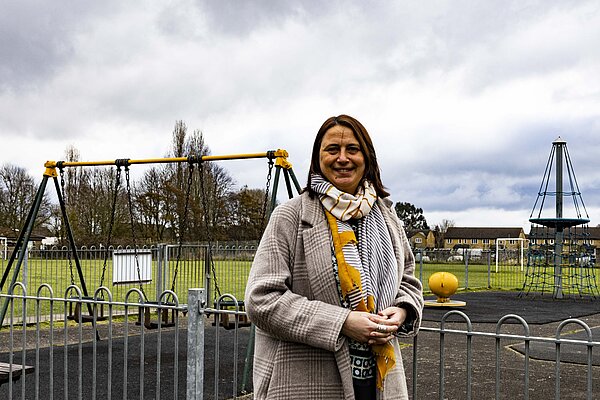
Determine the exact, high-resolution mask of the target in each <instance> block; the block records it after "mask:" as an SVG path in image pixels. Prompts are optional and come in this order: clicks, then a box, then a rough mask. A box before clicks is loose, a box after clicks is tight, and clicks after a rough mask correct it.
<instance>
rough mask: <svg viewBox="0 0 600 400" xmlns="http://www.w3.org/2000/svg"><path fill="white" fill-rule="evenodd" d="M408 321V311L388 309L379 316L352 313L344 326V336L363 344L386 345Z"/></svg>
mask: <svg viewBox="0 0 600 400" xmlns="http://www.w3.org/2000/svg"><path fill="white" fill-rule="evenodd" d="M405 319H406V310H404V309H403V308H399V307H388V308H386V309H385V310H382V311H381V312H379V314H377V315H376V314H370V313H367V312H362V311H351V312H350V314H348V317H347V318H346V321H344V325H343V326H342V334H343V335H345V336H348V337H349V338H351V339H354V340H356V341H357V342H361V343H368V344H371V345H372V344H385V343H387V342H389V341H390V340H392V338H393V334H394V333H395V332H396V331H397V330H398V327H399V326H400V325H401V324H402V323H403V322H404V320H405Z"/></svg>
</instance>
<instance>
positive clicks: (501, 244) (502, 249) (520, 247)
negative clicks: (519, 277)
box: [496, 238, 528, 272]
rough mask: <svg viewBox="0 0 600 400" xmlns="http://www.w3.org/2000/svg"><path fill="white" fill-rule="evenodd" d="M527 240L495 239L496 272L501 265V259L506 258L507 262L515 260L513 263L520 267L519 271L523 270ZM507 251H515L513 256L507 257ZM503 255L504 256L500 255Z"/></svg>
mask: <svg viewBox="0 0 600 400" xmlns="http://www.w3.org/2000/svg"><path fill="white" fill-rule="evenodd" d="M527 241H528V240H527V239H523V238H498V239H496V272H498V269H499V267H500V266H502V265H503V263H502V262H501V260H506V261H507V262H508V261H509V260H515V265H519V266H520V267H521V271H523V269H524V260H525V244H526V243H527ZM515 242H516V243H515ZM507 245H508V246H507ZM509 251H510V252H515V253H516V254H515V256H514V257H512V258H509V257H508V254H509ZM503 255H504V257H502V256H503Z"/></svg>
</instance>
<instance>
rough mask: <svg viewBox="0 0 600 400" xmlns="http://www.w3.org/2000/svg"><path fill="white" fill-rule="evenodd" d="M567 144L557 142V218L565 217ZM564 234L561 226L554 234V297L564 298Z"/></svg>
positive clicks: (560, 141) (555, 143)
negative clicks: (564, 150)
mask: <svg viewBox="0 0 600 400" xmlns="http://www.w3.org/2000/svg"><path fill="white" fill-rule="evenodd" d="M565 143H566V142H564V141H562V140H556V141H554V142H553V144H554V145H555V146H556V218H557V219H559V218H562V216H563V171H562V167H563V147H564V145H565ZM563 237H564V232H563V228H562V227H561V226H558V225H557V227H556V228H555V232H554V297H555V298H557V299H562V298H563V293H562V251H563Z"/></svg>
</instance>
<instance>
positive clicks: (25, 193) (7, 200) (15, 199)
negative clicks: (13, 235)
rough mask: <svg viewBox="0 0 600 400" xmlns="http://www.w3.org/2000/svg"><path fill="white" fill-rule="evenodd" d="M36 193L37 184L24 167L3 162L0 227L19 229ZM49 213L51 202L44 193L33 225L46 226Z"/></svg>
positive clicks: (0, 184) (0, 186)
mask: <svg viewBox="0 0 600 400" xmlns="http://www.w3.org/2000/svg"><path fill="white" fill-rule="evenodd" d="M36 193H37V185H36V184H35V181H34V179H33V177H31V176H30V175H29V174H28V173H27V171H26V170H25V168H23V167H19V166H16V165H13V164H4V165H3V166H2V167H1V168H0V227H4V228H7V229H9V230H13V229H21V228H22V227H23V225H24V224H25V220H26V219H27V214H28V213H29V210H30V209H31V207H32V205H33V202H34V199H35V196H36ZM50 215H51V204H50V201H49V200H48V198H47V196H46V194H44V197H43V198H42V202H41V204H40V208H39V211H38V215H37V218H36V222H35V225H34V226H36V227H40V226H46V225H47V224H48V223H49V222H50Z"/></svg>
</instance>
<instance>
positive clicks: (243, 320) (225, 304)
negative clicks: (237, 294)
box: [215, 300, 250, 329]
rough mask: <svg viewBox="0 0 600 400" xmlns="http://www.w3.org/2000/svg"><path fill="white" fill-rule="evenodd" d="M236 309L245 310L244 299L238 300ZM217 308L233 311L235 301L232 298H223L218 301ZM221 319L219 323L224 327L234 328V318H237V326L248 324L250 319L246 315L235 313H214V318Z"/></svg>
mask: <svg viewBox="0 0 600 400" xmlns="http://www.w3.org/2000/svg"><path fill="white" fill-rule="evenodd" d="M237 303H238V311H245V308H244V300H238V302H237ZM219 310H231V311H235V302H234V301H233V300H225V301H221V302H220V303H219ZM219 315H220V319H221V323H220V325H221V326H222V327H223V328H225V329H235V320H236V319H237V323H238V327H242V326H250V320H249V319H248V316H247V315H245V314H244V315H235V314H215V319H216V318H219Z"/></svg>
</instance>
